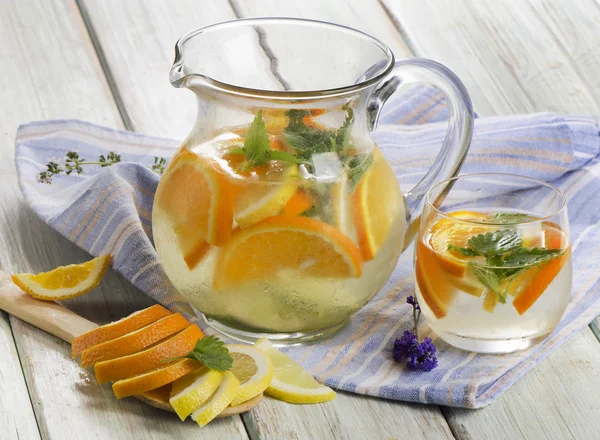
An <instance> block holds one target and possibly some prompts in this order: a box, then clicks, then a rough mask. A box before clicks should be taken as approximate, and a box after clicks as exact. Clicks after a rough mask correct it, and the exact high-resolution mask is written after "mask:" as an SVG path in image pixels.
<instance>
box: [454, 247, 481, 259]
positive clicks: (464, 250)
mask: <svg viewBox="0 0 600 440" xmlns="http://www.w3.org/2000/svg"><path fill="white" fill-rule="evenodd" d="M447 250H449V251H457V252H460V253H461V254H463V255H464V256H465V257H478V256H480V255H481V254H480V253H479V252H477V251H476V250H474V249H471V248H464V247H459V246H455V245H453V244H449V245H448V249H447Z"/></svg>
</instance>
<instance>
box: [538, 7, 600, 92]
mask: <svg viewBox="0 0 600 440" xmlns="http://www.w3.org/2000/svg"><path fill="white" fill-rule="evenodd" d="M528 2H529V4H530V5H531V9H532V10H533V11H534V13H535V14H536V15H537V16H538V18H539V19H540V21H541V22H542V23H543V25H544V26H545V27H546V29H547V30H548V33H549V35H550V37H551V38H552V45H554V46H555V47H556V48H557V49H559V50H560V52H561V53H562V54H563V56H564V57H565V58H566V59H567V60H569V62H570V64H571V65H572V66H573V70H574V72H575V74H577V76H578V77H579V78H580V79H581V81H582V82H583V84H584V85H585V88H586V90H587V91H589V93H590V94H591V95H592V96H593V97H594V99H595V101H596V102H600V74H599V73H600V32H598V25H599V24H600V4H599V3H598V2H597V1H596V0H578V1H574V2H570V3H568V4H567V3H565V2H561V1H557V0H554V1H540V0H528Z"/></svg>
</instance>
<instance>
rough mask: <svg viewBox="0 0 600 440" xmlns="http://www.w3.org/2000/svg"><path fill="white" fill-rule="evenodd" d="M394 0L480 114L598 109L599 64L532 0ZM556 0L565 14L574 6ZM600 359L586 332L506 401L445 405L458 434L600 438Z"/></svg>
mask: <svg viewBox="0 0 600 440" xmlns="http://www.w3.org/2000/svg"><path fill="white" fill-rule="evenodd" d="M384 2H385V4H386V6H387V8H388V10H389V11H390V12H391V13H393V14H395V17H397V18H395V20H396V22H397V23H398V24H399V25H400V26H401V27H402V29H401V30H402V32H403V33H405V34H406V35H408V36H409V37H410V40H411V42H412V46H413V47H415V48H416V49H417V51H418V55H420V56H425V57H429V58H433V59H436V60H438V61H441V62H443V63H444V64H446V65H448V66H449V67H450V68H452V69H453V70H454V71H455V72H456V73H457V74H458V75H459V76H460V77H461V78H462V79H463V81H464V82H465V84H466V85H467V88H468V89H469V91H470V93H471V96H472V98H473V100H474V102H475V109H476V111H478V112H479V113H480V114H487V115H495V114H504V113H518V112H529V111H541V110H555V111H558V112H564V113H568V112H580V113H591V114H595V113H597V112H598V101H597V99H596V98H595V95H596V93H595V90H594V88H593V87H592V88H590V87H588V84H587V83H586V82H589V80H587V79H586V78H592V77H594V76H595V75H597V70H596V67H595V66H596V63H597V62H598V59H597V58H595V60H594V61H589V60H588V62H587V63H585V64H583V63H581V62H580V61H573V60H571V59H569V57H568V56H567V55H566V54H565V51H564V50H563V49H561V48H560V47H559V46H558V45H557V44H556V41H555V40H554V38H553V37H552V36H551V35H550V33H549V31H548V27H547V24H545V23H544V22H543V21H542V20H541V19H540V18H539V17H538V16H536V15H535V13H534V11H532V10H531V9H530V8H529V7H528V6H526V5H524V4H523V3H522V2H516V1H513V0H507V1H503V2H496V1H492V0H485V1H480V2H474V1H470V0H461V1H457V2H453V3H452V7H447V6H448V5H447V3H445V2H443V0H426V1H419V2H417V1H411V0H402V1H391V0H384ZM548 3H551V4H552V5H553V8H558V9H559V10H560V11H562V12H560V14H562V13H564V11H566V10H567V9H569V8H570V6H569V5H570V4H569V5H567V4H566V3H561V2H558V1H555V2H545V3H544V4H545V5H548ZM539 5H541V3H539ZM560 14H559V13H557V14H555V16H556V17H555V18H556V19H557V20H558V19H559V18H558V16H559V15H560ZM563 25H564V22H563ZM556 27H558V25H557V26H556ZM570 29H571V31H573V29H572V28H570ZM599 356H600V350H598V341H597V340H596V338H594V336H593V334H592V333H591V331H590V330H589V329H585V330H584V331H582V332H581V333H579V334H577V335H575V336H574V337H573V338H572V339H571V340H570V341H569V342H568V343H566V344H565V345H563V346H562V347H561V348H560V349H559V350H557V351H556V352H555V353H552V354H551V355H550V356H549V357H548V359H546V360H544V361H543V362H542V363H541V364H540V365H538V366H537V367H536V368H535V369H534V370H533V371H532V372H530V373H529V374H528V375H527V376H526V377H524V378H523V379H521V380H520V381H519V382H518V383H517V384H516V385H515V386H514V387H513V388H511V389H510V390H508V391H507V392H506V393H505V394H504V395H503V396H502V397H501V398H499V399H498V401H497V402H495V403H493V404H491V405H490V406H488V407H486V408H484V409H481V410H478V411H470V410H462V409H456V408H444V410H443V411H444V415H445V416H446V418H447V420H448V422H449V423H450V426H451V428H452V432H453V433H454V434H455V435H456V436H457V437H458V438H469V439H470V438H483V439H496V438H498V439H501V438H515V437H518V438H556V439H561V438H595V437H597V433H598V432H599V431H600V425H599V424H598V420H600V405H598V402H597V396H598V389H597V387H598V386H600V384H599V383H597V382H598V381H595V382H596V383H594V384H591V382H590V380H589V378H590V377H597V376H598V365H599ZM557 402H561V403H560V404H558V403H557Z"/></svg>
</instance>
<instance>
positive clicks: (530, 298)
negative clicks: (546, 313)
mask: <svg viewBox="0 0 600 440" xmlns="http://www.w3.org/2000/svg"><path fill="white" fill-rule="evenodd" d="M570 253H571V248H570V247H569V248H567V249H566V250H565V252H564V253H562V254H561V255H560V256H559V257H557V258H554V259H553V260H550V261H548V262H547V263H545V264H543V265H541V266H537V267H532V268H531V269H529V270H527V271H526V272H525V273H524V274H523V275H527V276H528V283H526V282H525V281H524V280H519V278H521V277H519V278H517V279H515V280H514V281H513V283H516V285H520V286H521V290H520V292H518V293H516V297H515V299H514V301H513V303H512V305H513V307H514V308H515V309H516V310H517V313H518V314H519V315H522V314H523V313H525V312H526V311H527V310H528V309H529V308H530V307H531V306H532V305H533V304H534V303H535V302H536V301H537V300H538V298H539V297H540V296H542V294H543V293H544V292H545V291H546V289H547V288H548V286H549V285H550V283H551V282H552V280H554V278H555V277H556V275H558V273H559V272H560V271H561V269H562V268H563V266H564V265H565V263H566V262H567V259H568V258H569V255H570ZM528 273H529V274H528ZM523 275H522V276H523ZM513 283H511V284H513Z"/></svg>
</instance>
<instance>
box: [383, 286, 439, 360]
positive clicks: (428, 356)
mask: <svg viewBox="0 0 600 440" xmlns="http://www.w3.org/2000/svg"><path fill="white" fill-rule="evenodd" d="M406 302H407V303H408V304H410V305H411V306H412V307H413V322H414V326H413V331H410V330H405V331H404V334H403V335H402V337H401V338H400V339H396V340H395V341H394V348H393V349H392V357H393V358H394V360H395V361H396V362H402V361H403V360H404V359H406V360H407V362H406V365H407V367H408V368H409V369H410V370H422V371H431V370H433V369H434V368H435V367H437V365H438V361H437V357H436V355H435V353H436V348H435V345H433V341H432V340H431V338H425V339H424V340H423V342H421V343H419V334H418V324H419V319H420V318H421V308H420V307H419V303H418V302H417V300H416V299H415V297H414V296H412V295H411V296H409V297H408V298H406Z"/></svg>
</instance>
